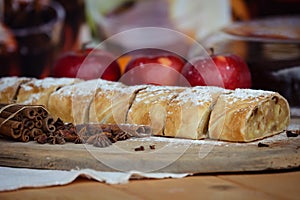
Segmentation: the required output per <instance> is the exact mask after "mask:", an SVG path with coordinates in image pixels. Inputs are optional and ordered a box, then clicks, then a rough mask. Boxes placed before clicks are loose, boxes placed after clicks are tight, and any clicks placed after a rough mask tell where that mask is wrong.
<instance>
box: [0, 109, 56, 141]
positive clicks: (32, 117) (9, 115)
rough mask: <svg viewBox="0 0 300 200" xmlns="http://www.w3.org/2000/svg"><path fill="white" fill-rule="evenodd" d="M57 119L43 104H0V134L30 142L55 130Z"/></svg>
mask: <svg viewBox="0 0 300 200" xmlns="http://www.w3.org/2000/svg"><path fill="white" fill-rule="evenodd" d="M54 123H55V120H54V119H53V118H52V117H51V116H50V115H49V113H48V111H47V110H46V109H45V108H44V107H43V106H28V105H19V104H0V135H1V136H4V137H6V138H10V139H13V140H18V141H22V142H28V141H29V140H30V139H34V137H36V136H38V135H41V134H43V133H45V132H46V133H48V132H54V131H55V130H56V128H55V126H54Z"/></svg>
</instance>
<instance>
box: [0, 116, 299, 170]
mask: <svg viewBox="0 0 300 200" xmlns="http://www.w3.org/2000/svg"><path fill="white" fill-rule="evenodd" d="M291 125H292V126H297V127H298V128H299V126H300V119H296V120H295V119H294V120H293V121H292V124H291ZM259 143H263V144H265V145H266V147H259V145H258V144H259ZM150 145H154V146H155V149H151V148H150ZM139 146H143V147H144V151H135V148H137V147H139ZM0 149H1V152H0V165H1V166H11V167H27V168H38V169H62V170H71V169H83V168H91V169H95V170H99V171H129V170H138V171H143V172H173V173H215V172H247V171H262V170H278V169H291V168H298V167H299V166H300V136H298V137H287V136H286V133H285V132H283V133H281V134H279V135H276V136H273V137H270V138H266V139H264V140H260V141H257V142H252V143H230V142H221V141H212V140H198V141H195V140H186V139H174V138H162V137H148V138H136V139H130V140H126V141H121V142H117V143H115V144H113V145H112V146H110V147H106V148H98V147H93V146H92V145H83V144H72V143H67V144H64V145H50V144H37V143H36V142H28V143H20V142H13V141H8V140H4V139H0Z"/></svg>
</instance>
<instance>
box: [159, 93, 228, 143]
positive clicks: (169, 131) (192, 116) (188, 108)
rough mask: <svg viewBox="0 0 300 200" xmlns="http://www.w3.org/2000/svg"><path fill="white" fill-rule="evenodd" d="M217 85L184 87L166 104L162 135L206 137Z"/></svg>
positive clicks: (191, 137) (217, 94) (189, 137)
mask: <svg viewBox="0 0 300 200" xmlns="http://www.w3.org/2000/svg"><path fill="white" fill-rule="evenodd" d="M225 91H226V90H225V89H222V88H219V87H192V88H186V89H185V90H184V91H182V92H180V93H179V94H178V96H176V97H175V98H174V99H172V100H171V101H170V102H169V104H168V106H167V117H166V124H165V130H164V135H165V136H169V137H179V138H188V139H203V138H206V137H207V128H208V121H209V117H210V113H211V110H212V108H213V106H214V104H215V102H216V100H217V98H218V96H219V95H220V94H221V93H222V92H225Z"/></svg>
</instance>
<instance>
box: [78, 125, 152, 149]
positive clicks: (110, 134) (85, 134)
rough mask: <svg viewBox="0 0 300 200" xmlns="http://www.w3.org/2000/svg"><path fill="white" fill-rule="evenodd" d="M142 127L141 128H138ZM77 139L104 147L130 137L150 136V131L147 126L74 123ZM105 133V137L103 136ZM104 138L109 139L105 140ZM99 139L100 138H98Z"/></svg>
mask: <svg viewBox="0 0 300 200" xmlns="http://www.w3.org/2000/svg"><path fill="white" fill-rule="evenodd" d="M140 127H143V128H140ZM76 129H77V130H78V137H79V138H80V140H79V139H78V140H79V141H81V142H82V143H85V142H86V143H88V144H93V145H94V146H99V147H106V146H109V145H111V144H112V143H115V142H117V141H122V140H127V139H129V138H131V137H145V136H150V133H151V131H149V130H150V128H149V127H147V126H138V125H129V124H128V125H127V124H126V125H125V124H122V125H118V124H80V125H76ZM95 135H97V137H101V138H99V141H98V143H97V144H94V142H91V141H95V138H97V137H96V136H95ZM103 135H105V136H106V137H104V136H103ZM106 138H107V139H108V140H109V141H110V142H107V140H106ZM100 139H101V140H100ZM102 143H103V144H102Z"/></svg>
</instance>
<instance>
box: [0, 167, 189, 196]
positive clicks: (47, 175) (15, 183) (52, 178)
mask: <svg viewBox="0 0 300 200" xmlns="http://www.w3.org/2000/svg"><path fill="white" fill-rule="evenodd" d="M188 175H190V174H188V173H180V174H174V173H143V172H139V171H129V172H102V171H95V170H92V169H82V170H71V171H63V170H42V169H28V168H11V167H0V191H8V190H16V189H20V188H25V187H26V188H29V187H46V186H54V185H65V184H68V183H71V182H73V181H74V180H75V179H76V178H77V177H79V176H83V177H86V178H89V179H94V180H97V181H99V182H105V183H107V184H122V183H127V182H128V181H129V180H130V179H137V178H154V179H162V178H183V177H186V176H188Z"/></svg>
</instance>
